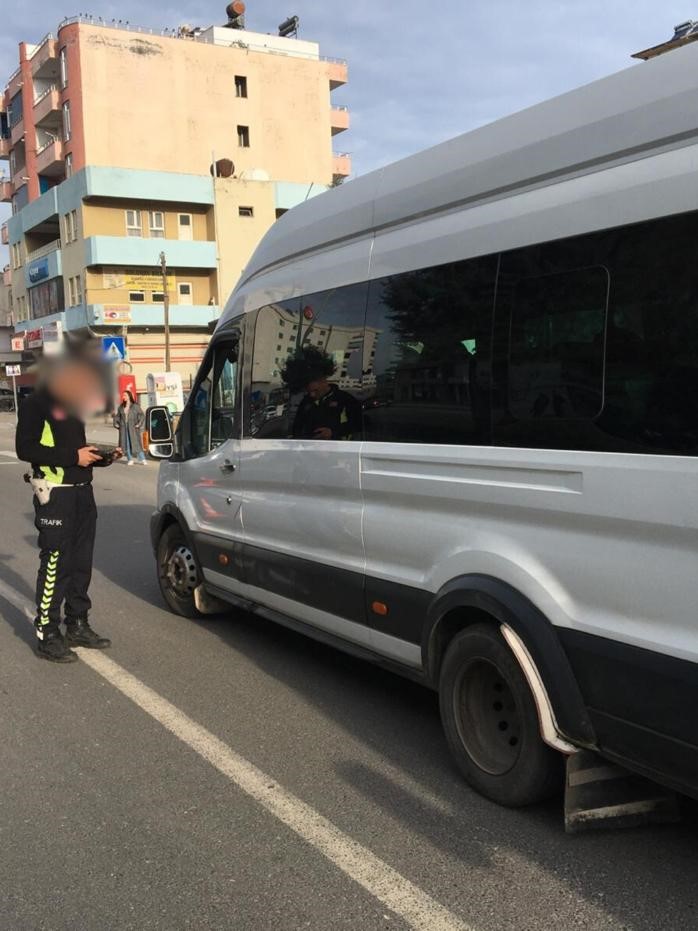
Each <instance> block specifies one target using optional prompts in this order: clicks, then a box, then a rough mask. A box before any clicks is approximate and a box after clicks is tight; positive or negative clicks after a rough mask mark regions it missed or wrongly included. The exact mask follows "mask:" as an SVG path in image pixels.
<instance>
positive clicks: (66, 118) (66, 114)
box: [63, 100, 71, 142]
mask: <svg viewBox="0 0 698 931" xmlns="http://www.w3.org/2000/svg"><path fill="white" fill-rule="evenodd" d="M70 135H71V126H70V103H69V102H68V101H67V100H66V102H65V103H64V104H63V141H64V142H68V141H69V140H70Z"/></svg>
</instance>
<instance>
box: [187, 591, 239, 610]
mask: <svg viewBox="0 0 698 931" xmlns="http://www.w3.org/2000/svg"><path fill="white" fill-rule="evenodd" d="M194 604H195V605H196V610H197V611H198V612H199V613H200V614H228V613H230V611H232V606H231V605H230V604H228V602H227V601H221V600H220V599H219V598H216V597H214V596H213V595H211V594H209V593H208V592H207V591H206V589H205V588H204V586H203V585H197V586H196V588H195V589H194Z"/></svg>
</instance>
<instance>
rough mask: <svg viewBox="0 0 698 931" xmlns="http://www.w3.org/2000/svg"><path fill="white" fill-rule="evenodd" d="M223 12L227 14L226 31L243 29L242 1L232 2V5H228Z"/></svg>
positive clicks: (243, 9) (234, 0)
mask: <svg viewBox="0 0 698 931" xmlns="http://www.w3.org/2000/svg"><path fill="white" fill-rule="evenodd" d="M225 12H226V13H227V14H228V22H227V24H226V25H227V26H228V29H244V28H245V4H244V3H243V2H242V0H233V2H232V3H229V4H228V6H227V7H226V8H225Z"/></svg>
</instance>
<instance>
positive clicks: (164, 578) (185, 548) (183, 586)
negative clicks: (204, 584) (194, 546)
mask: <svg viewBox="0 0 698 931" xmlns="http://www.w3.org/2000/svg"><path fill="white" fill-rule="evenodd" d="M157 563H158V582H159V584H160V591H161V592H162V597H163V598H164V599H165V602H166V604H167V606H168V608H169V609H170V611H172V612H173V613H174V614H179V616H180V617H188V618H191V619H195V618H200V617H203V615H202V614H201V612H200V611H199V610H198V609H197V607H196V604H195V603H194V589H195V588H196V586H197V585H198V584H199V582H200V581H201V578H200V576H199V568H198V566H197V564H196V559H195V557H194V554H193V553H192V551H191V548H190V547H189V544H188V543H187V540H186V538H185V536H184V534H183V533H182V530H181V528H180V526H179V524H170V525H169V526H168V527H166V528H165V530H164V531H163V534H162V536H161V537H160V541H159V542H158V552H157Z"/></svg>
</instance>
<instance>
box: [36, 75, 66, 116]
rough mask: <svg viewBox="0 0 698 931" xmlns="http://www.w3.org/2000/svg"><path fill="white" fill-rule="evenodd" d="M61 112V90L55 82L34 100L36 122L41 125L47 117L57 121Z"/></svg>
mask: <svg viewBox="0 0 698 931" xmlns="http://www.w3.org/2000/svg"><path fill="white" fill-rule="evenodd" d="M60 113H61V92H60V91H59V90H58V88H57V87H56V85H55V84H52V85H51V86H50V87H47V88H46V89H45V90H43V91H42V92H41V94H40V95H39V96H38V97H37V98H36V100H35V101H34V124H35V125H36V126H40V125H41V123H43V122H45V121H46V120H47V119H51V118H52V122H55V121H56V115H60Z"/></svg>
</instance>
